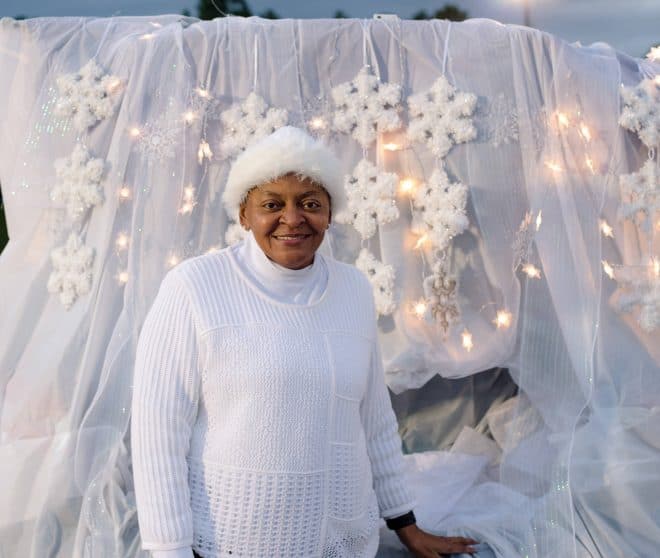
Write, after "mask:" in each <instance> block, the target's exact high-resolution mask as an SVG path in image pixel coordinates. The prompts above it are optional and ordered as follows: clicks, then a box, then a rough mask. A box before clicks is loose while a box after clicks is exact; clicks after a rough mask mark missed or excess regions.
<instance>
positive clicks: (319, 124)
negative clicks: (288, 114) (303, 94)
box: [299, 95, 333, 141]
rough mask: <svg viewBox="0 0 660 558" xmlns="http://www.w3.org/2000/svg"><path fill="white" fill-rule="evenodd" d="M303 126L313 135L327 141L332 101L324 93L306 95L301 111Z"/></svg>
mask: <svg viewBox="0 0 660 558" xmlns="http://www.w3.org/2000/svg"><path fill="white" fill-rule="evenodd" d="M301 116H302V122H300V123H299V126H300V127H304V128H306V129H307V131H308V132H309V133H310V134H311V135H312V136H314V137H316V138H319V139H323V140H326V141H327V138H328V137H329V136H330V134H331V132H332V119H333V106H332V101H331V100H330V99H328V97H326V96H325V95H317V96H315V97H308V98H306V99H304V100H303V110H302V113H301Z"/></svg>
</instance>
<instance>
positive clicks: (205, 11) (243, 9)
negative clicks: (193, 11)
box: [197, 0, 252, 19]
mask: <svg viewBox="0 0 660 558" xmlns="http://www.w3.org/2000/svg"><path fill="white" fill-rule="evenodd" d="M228 15H236V16H243V17H249V16H251V15H252V11H251V10H250V7H249V6H248V5H247V2H246V0H199V2H198V3H197V17H198V18H199V19H214V18H216V17H225V16H228Z"/></svg>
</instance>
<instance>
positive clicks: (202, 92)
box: [195, 87, 211, 99]
mask: <svg viewBox="0 0 660 558" xmlns="http://www.w3.org/2000/svg"><path fill="white" fill-rule="evenodd" d="M195 92H196V93H197V94H198V95H199V96H200V97H201V98H202V99H208V98H209V97H210V96H211V94H210V93H209V92H208V91H207V90H206V89H204V88H202V87H197V88H196V89H195Z"/></svg>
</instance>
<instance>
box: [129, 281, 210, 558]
mask: <svg viewBox="0 0 660 558" xmlns="http://www.w3.org/2000/svg"><path fill="white" fill-rule="evenodd" d="M199 378H200V374H199V370H198V336H197V330H196V327H195V321H194V318H193V313H192V311H191V308H190V302H189V299H188V296H187V293H186V290H185V285H184V283H183V282H182V279H181V278H180V277H179V276H178V275H177V273H176V270H175V271H172V272H170V273H169V274H168V275H167V276H166V277H165V279H164V280H163V282H162V284H161V286H160V289H159V291H158V295H157V296H156V299H155V301H154V303H153V306H152V307H151V309H150V311H149V313H148V314H147V317H146V319H145V322H144V326H143V328H142V331H141V333H140V338H139V341H138V347H137V353H136V360H135V377H134V385H133V404H132V419H131V420H132V423H131V445H132V455H133V473H134V480H135V495H136V500H137V511H138V521H139V525H140V534H141V537H142V546H143V548H145V549H150V550H162V551H167V550H175V549H181V550H182V551H183V549H186V550H188V547H191V545H192V541H193V522H192V512H191V506H190V491H189V488H188V466H187V463H186V455H187V453H188V450H189V447H190V437H191V432H192V427H193V424H194V422H195V418H196V415H197V399H198V390H199V387H198V385H199ZM188 552H189V555H191V556H192V551H191V550H188ZM184 554H185V551H184Z"/></svg>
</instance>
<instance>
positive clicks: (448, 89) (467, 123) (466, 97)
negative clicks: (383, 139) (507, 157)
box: [408, 76, 477, 158]
mask: <svg viewBox="0 0 660 558" xmlns="http://www.w3.org/2000/svg"><path fill="white" fill-rule="evenodd" d="M476 104H477V96H476V95H474V94H472V93H464V92H462V91H457V90H456V88H454V86H453V85H451V84H450V83H449V82H448V81H447V78H446V77H445V76H440V77H439V78H438V79H437V80H436V81H435V83H434V84H433V85H432V86H431V88H430V89H429V90H428V91H425V92H423V93H418V94H416V95H411V96H410V97H408V108H409V113H410V123H409V124H408V138H409V139H410V140H411V141H415V142H419V143H425V144H426V145H427V146H428V148H429V149H430V150H431V152H432V153H433V154H434V155H435V156H436V157H438V158H443V157H445V156H446V155H447V154H448V153H449V151H450V150H451V148H452V147H453V146H454V145H455V144H458V143H464V142H467V141H471V140H473V139H474V138H475V137H476V136H477V130H476V128H475V126H474V125H473V123H472V118H471V116H472V114H473V113H474V110H475V107H476Z"/></svg>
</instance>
